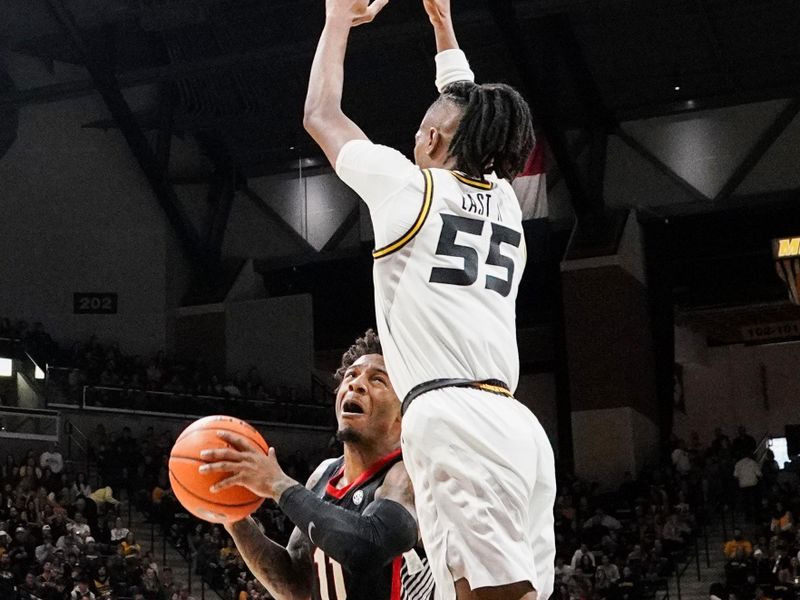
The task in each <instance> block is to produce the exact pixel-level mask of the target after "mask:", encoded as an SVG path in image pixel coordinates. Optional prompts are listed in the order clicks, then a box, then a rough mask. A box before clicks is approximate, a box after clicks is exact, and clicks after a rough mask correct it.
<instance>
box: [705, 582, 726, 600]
mask: <svg viewBox="0 0 800 600" xmlns="http://www.w3.org/2000/svg"><path fill="white" fill-rule="evenodd" d="M726 598H727V594H726V593H725V586H724V585H722V584H721V583H712V584H711V587H710V588H709V590H708V599H709V600H726Z"/></svg>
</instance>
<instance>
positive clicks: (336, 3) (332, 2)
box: [325, 0, 389, 27]
mask: <svg viewBox="0 0 800 600" xmlns="http://www.w3.org/2000/svg"><path fill="white" fill-rule="evenodd" d="M387 4H389V0H374V2H372V3H370V0H326V1H325V12H326V14H327V15H328V16H332V15H343V16H344V15H346V16H348V17H349V19H350V24H351V26H352V27H358V26H359V25H364V24H365V23H370V22H372V20H373V19H375V17H377V16H378V13H379V12H381V11H382V10H383V9H384V7H385V6H386V5H387Z"/></svg>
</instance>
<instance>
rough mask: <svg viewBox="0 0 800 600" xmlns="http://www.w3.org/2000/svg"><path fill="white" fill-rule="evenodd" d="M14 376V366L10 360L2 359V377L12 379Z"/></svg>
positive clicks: (0, 373)
mask: <svg viewBox="0 0 800 600" xmlns="http://www.w3.org/2000/svg"><path fill="white" fill-rule="evenodd" d="M13 374H14V365H13V362H12V361H11V359H10V358H0V377H11V376H12V375H13Z"/></svg>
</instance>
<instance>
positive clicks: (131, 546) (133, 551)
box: [119, 531, 142, 558]
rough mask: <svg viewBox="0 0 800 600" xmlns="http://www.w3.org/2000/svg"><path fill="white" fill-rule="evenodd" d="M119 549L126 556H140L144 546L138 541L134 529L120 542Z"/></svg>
mask: <svg viewBox="0 0 800 600" xmlns="http://www.w3.org/2000/svg"><path fill="white" fill-rule="evenodd" d="M119 549H120V553H121V554H122V556H123V557H124V558H139V556H140V555H141V553H142V547H141V546H140V545H139V544H138V543H137V542H136V536H135V535H134V534H133V532H132V531H129V532H128V535H126V536H125V539H124V540H123V541H122V542H120V545H119Z"/></svg>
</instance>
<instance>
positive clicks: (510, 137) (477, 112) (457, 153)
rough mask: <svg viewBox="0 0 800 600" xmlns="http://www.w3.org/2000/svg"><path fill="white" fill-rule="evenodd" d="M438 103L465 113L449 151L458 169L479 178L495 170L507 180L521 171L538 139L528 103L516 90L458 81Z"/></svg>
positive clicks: (446, 90) (504, 86)
mask: <svg viewBox="0 0 800 600" xmlns="http://www.w3.org/2000/svg"><path fill="white" fill-rule="evenodd" d="M437 102H451V103H453V104H455V105H456V106H458V107H459V108H461V109H462V111H463V114H462V117H461V121H460V122H459V124H458V128H457V129H456V132H455V134H454V135H453V139H452V140H451V141H450V148H449V155H450V156H451V157H453V158H455V159H456V169H457V170H459V171H462V172H464V173H465V174H466V175H469V176H472V177H479V178H483V175H484V174H486V173H490V172H492V171H494V172H495V173H496V174H497V176H498V177H501V178H503V179H508V180H512V179H514V177H516V176H517V175H518V174H519V173H520V172H521V171H522V169H523V168H524V167H525V161H526V160H527V159H528V156H529V155H530V153H531V150H532V149H533V143H534V141H535V138H534V135H533V125H532V123H531V112H530V109H529V108H528V103H527V102H525V99H524V98H523V97H522V95H521V94H520V93H519V92H518V91H517V90H515V89H514V88H512V87H511V86H509V85H505V84H503V83H488V84H483V85H477V84H475V83H472V82H469V81H459V82H456V83H453V84H450V85H449V86H447V87H446V88H445V89H444V91H443V92H442V94H441V96H440V97H439V100H438V101H437Z"/></svg>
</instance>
